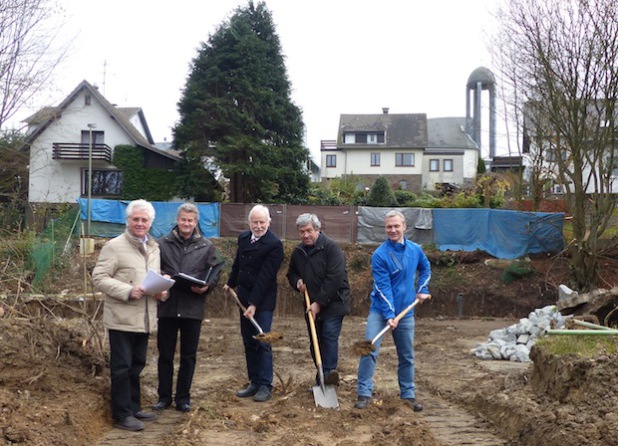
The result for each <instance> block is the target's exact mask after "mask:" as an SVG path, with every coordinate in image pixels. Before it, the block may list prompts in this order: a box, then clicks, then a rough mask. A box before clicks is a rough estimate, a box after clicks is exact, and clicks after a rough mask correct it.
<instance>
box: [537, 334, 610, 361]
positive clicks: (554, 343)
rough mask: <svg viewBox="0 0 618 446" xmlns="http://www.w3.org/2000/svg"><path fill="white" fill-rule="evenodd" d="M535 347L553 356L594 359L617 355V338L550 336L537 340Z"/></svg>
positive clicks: (606, 336)
mask: <svg viewBox="0 0 618 446" xmlns="http://www.w3.org/2000/svg"><path fill="white" fill-rule="evenodd" d="M537 345H538V347H539V348H542V349H543V350H545V351H546V352H548V353H551V354H554V355H560V356H562V355H575V356H578V357H581V358H596V357H598V356H599V355H615V354H616V353H618V336H608V335H605V336H595V335H591V336H586V335H552V336H546V337H543V338H542V339H539V340H538V341H537Z"/></svg>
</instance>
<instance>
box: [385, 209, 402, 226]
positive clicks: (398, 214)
mask: <svg viewBox="0 0 618 446" xmlns="http://www.w3.org/2000/svg"><path fill="white" fill-rule="evenodd" d="M391 217H399V218H401V222H402V223H405V222H406V217H404V215H403V214H402V213H401V212H400V211H398V210H397V209H393V210H390V211H388V212H387V213H386V215H385V216H384V221H386V219H387V218H391Z"/></svg>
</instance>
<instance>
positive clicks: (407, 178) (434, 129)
mask: <svg viewBox="0 0 618 446" xmlns="http://www.w3.org/2000/svg"><path fill="white" fill-rule="evenodd" d="M320 150H321V153H322V169H321V175H322V179H332V178H336V177H343V176H346V175H355V176H358V177H361V178H362V179H363V181H366V182H367V184H372V183H373V182H374V181H375V180H376V179H377V178H378V177H379V176H384V177H386V178H387V179H388V180H389V181H390V182H391V184H394V185H398V186H399V188H401V189H403V190H411V191H420V190H435V189H436V186H437V185H438V184H439V183H454V184H456V185H462V184H464V183H466V182H467V181H471V180H472V179H473V178H474V176H475V175H476V168H477V161H478V156H479V150H478V147H477V145H476V143H475V142H474V141H473V140H472V139H471V138H470V136H469V135H468V134H467V133H466V132H465V118H435V119H427V115H426V114H424V113H416V114H412V113H410V114H390V113H389V112H388V109H387V108H384V109H383V110H382V114H369V115H367V114H365V115H341V116H340V123H339V133H338V137H337V140H336V141H330V140H325V141H322V144H321V148H320Z"/></svg>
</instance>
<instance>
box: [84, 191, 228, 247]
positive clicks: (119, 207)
mask: <svg viewBox="0 0 618 446" xmlns="http://www.w3.org/2000/svg"><path fill="white" fill-rule="evenodd" d="M77 201H78V203H79V207H80V211H81V212H80V216H81V219H82V220H84V221H86V220H87V219H88V199H87V198H80V199H78V200H77ZM129 203H130V202H129V201H120V200H103V199H92V200H91V202H90V220H91V221H92V222H101V223H111V224H120V225H123V226H124V225H125V221H126V214H125V210H126V208H127V205H128V204H129ZM151 203H152V205H153V207H154V208H155V213H156V214H155V220H154V223H153V225H152V228H151V229H150V233H151V234H152V235H153V236H154V237H161V236H163V235H165V234H167V233H168V232H170V230H171V229H172V228H173V227H174V225H175V224H176V212H177V211H178V206H180V205H181V204H182V202H163V201H153V202H151ZM195 204H196V206H197V208H198V209H199V211H200V223H199V225H200V231H202V234H204V236H206V237H208V238H212V237H219V213H220V209H219V203H195ZM92 227H93V228H94V229H95V230H96V229H97V227H99V225H96V226H95V225H93V226H92ZM91 235H96V236H101V237H108V236H109V234H108V233H107V231H105V233H101V234H98V233H92V234H91Z"/></svg>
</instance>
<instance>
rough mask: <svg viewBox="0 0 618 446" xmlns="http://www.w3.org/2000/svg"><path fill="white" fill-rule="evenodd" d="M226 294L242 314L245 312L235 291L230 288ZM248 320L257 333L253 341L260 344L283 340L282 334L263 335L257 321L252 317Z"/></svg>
mask: <svg viewBox="0 0 618 446" xmlns="http://www.w3.org/2000/svg"><path fill="white" fill-rule="evenodd" d="M227 292H228V294H229V295H230V296H232V297H233V298H234V301H235V302H236V305H238V308H240V309H241V310H242V312H243V313H244V312H245V311H247V308H246V307H245V306H244V305H243V304H242V303H241V302H240V299H239V298H238V295H237V294H236V291H234V290H233V289H232V288H228V289H227ZM249 320H250V321H251V323H252V324H253V326H254V327H255V329H256V330H257V331H258V334H256V335H255V336H253V339H257V340H258V341H260V342H266V343H271V342H272V341H276V340H278V339H281V338H283V334H281V333H275V332H272V333H264V330H262V327H260V324H258V323H257V321H256V320H255V319H254V318H253V316H251V317H250V318H249Z"/></svg>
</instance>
